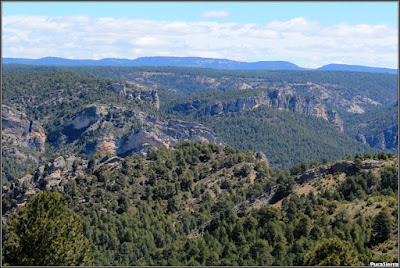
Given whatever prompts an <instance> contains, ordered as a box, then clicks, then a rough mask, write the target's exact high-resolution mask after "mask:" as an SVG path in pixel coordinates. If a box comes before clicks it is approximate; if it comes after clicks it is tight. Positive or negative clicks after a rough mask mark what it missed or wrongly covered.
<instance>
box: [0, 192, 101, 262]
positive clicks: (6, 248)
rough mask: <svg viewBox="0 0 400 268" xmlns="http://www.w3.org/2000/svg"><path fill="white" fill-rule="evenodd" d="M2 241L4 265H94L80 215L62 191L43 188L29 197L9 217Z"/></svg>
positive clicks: (89, 243)
mask: <svg viewBox="0 0 400 268" xmlns="http://www.w3.org/2000/svg"><path fill="white" fill-rule="evenodd" d="M6 236H7V238H6V241H5V242H4V244H3V265H12V266H25V265H30V266H32V265H33V266H45V265H51V266H53V265H54V266H55V265H57V266H61V265H62V266H73V265H74V266H75V265H92V264H93V256H92V255H91V253H90V247H91V241H89V240H88V239H87V238H86V237H84V235H83V229H82V223H81V221H80V219H79V218H78V216H77V215H76V214H75V213H74V212H72V211H70V210H68V208H67V207H66V205H65V200H64V197H63V196H62V195H61V194H59V193H48V192H46V191H42V192H40V193H38V194H37V195H36V196H35V197H33V198H29V199H28V201H27V203H26V205H25V207H23V208H22V209H21V210H20V212H19V213H18V214H16V215H14V217H13V218H12V219H11V220H10V222H9V224H8V231H7V235H6Z"/></svg>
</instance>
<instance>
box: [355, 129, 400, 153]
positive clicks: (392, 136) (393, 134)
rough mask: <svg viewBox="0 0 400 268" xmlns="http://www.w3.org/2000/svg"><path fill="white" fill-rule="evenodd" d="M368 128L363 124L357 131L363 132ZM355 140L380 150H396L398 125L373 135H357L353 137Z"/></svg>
mask: <svg viewBox="0 0 400 268" xmlns="http://www.w3.org/2000/svg"><path fill="white" fill-rule="evenodd" d="M368 127H369V124H364V125H363V126H359V128H360V129H359V130H358V131H360V132H363V131H365V129H367V128H368ZM356 128H357V127H356ZM355 139H356V140H358V141H360V142H362V143H364V144H366V145H369V146H371V147H374V148H378V149H380V150H386V149H389V150H397V149H398V144H399V137H398V125H393V126H390V127H388V128H386V129H385V130H383V131H382V132H378V133H377V134H375V135H364V134H358V135H356V136H355Z"/></svg>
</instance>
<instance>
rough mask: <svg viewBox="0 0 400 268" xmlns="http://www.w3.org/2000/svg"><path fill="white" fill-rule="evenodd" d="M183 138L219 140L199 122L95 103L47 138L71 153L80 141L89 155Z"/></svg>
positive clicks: (151, 146) (128, 150)
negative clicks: (168, 118) (161, 117)
mask: <svg viewBox="0 0 400 268" xmlns="http://www.w3.org/2000/svg"><path fill="white" fill-rule="evenodd" d="M99 134H100V135H99ZM183 140H189V141H199V142H214V143H217V144H222V141H221V138H220V137H219V136H217V135H216V134H215V133H213V132H212V131H211V130H210V129H209V128H207V127H205V126H203V125H201V124H197V123H192V122H186V121H181V120H162V119H158V118H154V117H151V116H148V115H147V114H146V113H144V112H140V111H131V110H127V109H126V108H121V107H107V106H98V105H93V106H90V107H86V108H85V109H84V110H83V111H82V112H80V113H79V114H78V115H77V116H75V118H73V119H72V120H71V121H70V122H67V123H65V124H64V125H62V126H60V127H58V128H57V129H56V130H55V131H54V132H52V133H51V135H50V138H49V141H50V142H51V143H52V144H53V145H54V146H55V147H56V148H58V152H60V153H66V154H70V153H74V152H76V151H77V149H76V147H77V146H79V145H80V144H83V145H84V146H83V147H81V149H79V150H80V152H82V153H85V154H86V155H87V156H88V157H90V156H92V155H93V154H95V153H98V152H100V153H104V154H106V153H110V154H116V155H123V156H125V155H131V154H134V153H140V154H142V155H145V154H147V153H148V152H150V151H151V150H153V149H155V148H159V147H165V148H169V147H173V146H175V145H176V144H177V143H178V142H179V141H183Z"/></svg>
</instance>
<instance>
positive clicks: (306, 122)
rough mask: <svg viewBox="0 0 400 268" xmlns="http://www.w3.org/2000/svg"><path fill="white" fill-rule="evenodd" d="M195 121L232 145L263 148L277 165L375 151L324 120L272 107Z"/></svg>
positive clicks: (283, 165)
mask: <svg viewBox="0 0 400 268" xmlns="http://www.w3.org/2000/svg"><path fill="white" fill-rule="evenodd" d="M196 120H197V121H198V122H201V123H202V124H204V125H206V126H209V127H210V128H211V129H212V130H214V131H215V132H216V133H219V134H220V135H221V137H222V139H223V140H224V141H225V142H226V143H228V144H231V145H232V146H235V147H237V148H239V149H241V150H246V149H250V150H255V151H262V152H263V153H265V155H266V156H267V157H268V159H269V160H270V164H271V166H272V167H274V168H276V167H280V168H283V167H286V168H287V167H289V166H291V165H293V164H295V163H297V162H301V161H310V160H317V161H322V159H323V158H325V157H327V158H328V159H331V160H333V159H337V158H342V157H345V156H347V155H354V154H355V153H357V152H363V153H365V152H374V151H375V150H374V149H372V148H370V147H368V146H366V145H364V144H362V143H360V142H357V141H355V140H353V139H351V138H350V137H348V136H346V135H345V134H343V133H341V132H340V131H339V130H337V129H336V128H335V127H334V126H332V125H331V124H330V123H328V122H327V121H326V120H324V119H321V118H316V117H314V116H310V115H302V114H297V113H293V112H289V111H280V110H277V109H274V108H271V107H265V106H260V107H259V108H257V109H255V110H249V111H244V112H238V113H229V112H228V113H225V114H223V115H218V116H211V115H204V116H199V117H198V118H196Z"/></svg>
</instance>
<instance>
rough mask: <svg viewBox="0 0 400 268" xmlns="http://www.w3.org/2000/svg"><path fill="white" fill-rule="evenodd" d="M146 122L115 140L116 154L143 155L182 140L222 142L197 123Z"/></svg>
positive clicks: (154, 120)
mask: <svg viewBox="0 0 400 268" xmlns="http://www.w3.org/2000/svg"><path fill="white" fill-rule="evenodd" d="M147 124H148V126H147V127H146V128H142V129H140V130H138V131H136V132H132V133H130V134H128V135H126V136H124V137H123V138H122V139H120V140H118V141H117V142H116V144H117V155H126V154H133V153H141V154H143V155H145V154H147V153H149V152H150V151H151V150H153V149H155V148H159V147H164V148H169V147H173V146H175V145H176V144H177V143H178V142H179V141H183V140H190V141H199V142H214V143H216V144H219V145H221V144H222V140H221V138H220V137H219V136H217V135H216V134H215V133H213V132H212V131H211V130H210V129H209V128H206V127H204V126H203V125H200V124H197V123H191V122H185V121H181V120H159V119H154V118H147Z"/></svg>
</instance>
